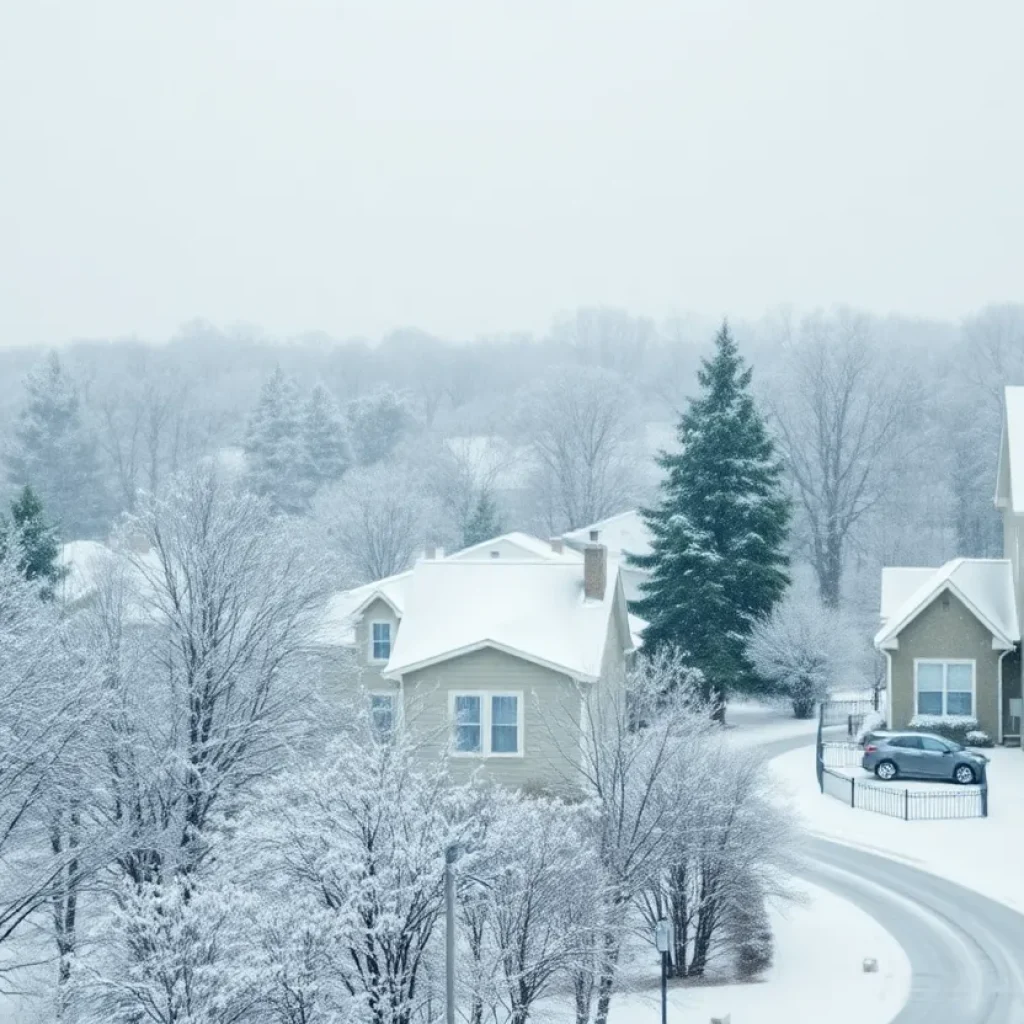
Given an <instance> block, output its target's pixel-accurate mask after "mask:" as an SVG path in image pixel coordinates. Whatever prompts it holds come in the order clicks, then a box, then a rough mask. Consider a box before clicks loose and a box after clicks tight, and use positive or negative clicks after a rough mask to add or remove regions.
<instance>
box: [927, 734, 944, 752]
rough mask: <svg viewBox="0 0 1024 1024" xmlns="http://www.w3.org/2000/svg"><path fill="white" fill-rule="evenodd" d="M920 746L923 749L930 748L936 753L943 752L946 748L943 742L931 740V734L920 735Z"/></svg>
mask: <svg viewBox="0 0 1024 1024" xmlns="http://www.w3.org/2000/svg"><path fill="white" fill-rule="evenodd" d="M921 747H922V749H924V750H930V751H932V752H933V753H936V754H943V753H945V752H946V750H947V749H948V748H947V747H946V744H945V743H940V742H939V741H938V740H933V739H932V738H931V736H922V737H921Z"/></svg>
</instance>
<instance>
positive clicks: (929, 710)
mask: <svg viewBox="0 0 1024 1024" xmlns="http://www.w3.org/2000/svg"><path fill="white" fill-rule="evenodd" d="M917 713H918V714H919V715H941V714H942V691H941V690H940V691H938V692H937V693H928V692H922V691H918V694H917Z"/></svg>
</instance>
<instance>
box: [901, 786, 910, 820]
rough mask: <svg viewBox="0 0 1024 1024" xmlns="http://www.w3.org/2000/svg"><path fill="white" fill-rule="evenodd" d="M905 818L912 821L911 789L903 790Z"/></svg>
mask: <svg viewBox="0 0 1024 1024" xmlns="http://www.w3.org/2000/svg"><path fill="white" fill-rule="evenodd" d="M903 820H904V821H910V790H909V789H905V790H903Z"/></svg>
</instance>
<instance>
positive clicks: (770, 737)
mask: <svg viewBox="0 0 1024 1024" xmlns="http://www.w3.org/2000/svg"><path fill="white" fill-rule="evenodd" d="M725 721H726V729H727V731H728V735H729V741H730V742H731V743H734V744H735V745H736V746H739V747H756V746H760V745H761V744H765V743H771V742H773V741H774V740H786V739H790V738H792V737H795V736H813V735H814V734H815V733H816V732H817V731H818V720H817V719H816V718H815V719H798V718H794V717H793V715H792V713H791V712H790V711H789V710H788V709H786V708H778V707H770V706H768V705H765V704H757V703H755V702H753V701H730V702H729V707H728V709H727V710H726V715H725Z"/></svg>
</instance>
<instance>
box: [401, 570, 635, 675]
mask: <svg viewBox="0 0 1024 1024" xmlns="http://www.w3.org/2000/svg"><path fill="white" fill-rule="evenodd" d="M621 593H622V592H621V590H620V588H619V586H618V570H617V568H616V566H615V565H614V563H612V564H609V566H608V580H607V585H606V587H605V593H604V597H603V599H602V600H600V601H598V600H586V599H585V598H584V593H583V571H582V566H581V565H580V563H578V562H577V563H571V562H566V561H558V560H550V559H546V560H538V559H534V560H532V561H513V560H511V559H487V560H468V559H467V560H457V559H444V560H443V561H438V560H434V561H422V562H419V563H418V564H417V565H416V568H415V569H414V570H413V572H412V577H411V579H410V580H409V584H408V589H407V591H406V603H405V616H404V617H403V619H402V628H401V629H400V630H399V631H398V637H397V639H396V641H395V647H394V650H393V651H392V652H391V659H390V660H389V661H388V664H387V668H386V669H385V670H384V675H385V676H387V677H389V678H398V677H400V676H402V675H405V674H407V673H409V672H413V671H416V670H417V669H422V668H427V667H429V666H431V665H436V664H438V663H440V662H442V661H447V660H449V659H450V658H453V657H458V656H459V655H462V654H468V653H469V652H471V651H475V650H480V649H481V648H485V647H490V648H495V649H497V650H501V651H505V652H507V653H509V654H514V655H516V656H517V657H520V658H523V659H524V660H526V661H531V662H533V663H535V664H538V665H542V666H545V667H547V668H550V669H553V670H554V671H557V672H564V673H565V674H567V675H569V676H572V677H573V678H574V679H580V680H584V681H589V682H593V681H596V680H597V679H598V678H599V676H600V673H601V662H602V658H603V655H604V649H605V643H606V640H607V638H608V629H609V625H610V623H611V622H612V615H613V614H618V615H622V616H623V617H624V613H625V602H624V600H623V599H622V598H621ZM623 625H625V622H624V621H623Z"/></svg>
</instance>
